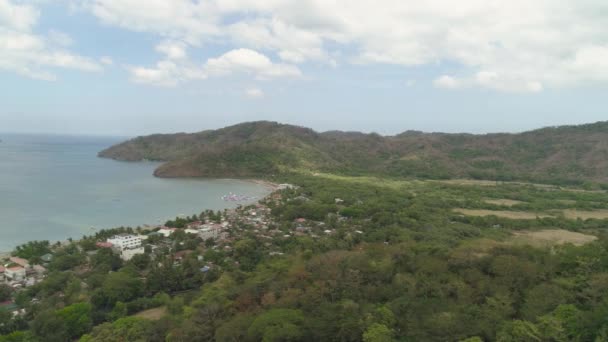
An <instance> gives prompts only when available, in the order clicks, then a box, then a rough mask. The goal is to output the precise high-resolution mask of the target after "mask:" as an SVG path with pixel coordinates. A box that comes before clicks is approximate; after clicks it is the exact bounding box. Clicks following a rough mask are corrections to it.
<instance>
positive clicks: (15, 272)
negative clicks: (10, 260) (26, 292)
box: [4, 266, 25, 281]
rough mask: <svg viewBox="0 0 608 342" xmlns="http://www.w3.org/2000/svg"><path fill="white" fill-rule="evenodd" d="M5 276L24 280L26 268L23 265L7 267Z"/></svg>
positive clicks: (13, 279) (10, 278) (11, 279)
mask: <svg viewBox="0 0 608 342" xmlns="http://www.w3.org/2000/svg"><path fill="white" fill-rule="evenodd" d="M4 276H5V277H6V279H8V280H10V281H22V280H23V279H25V268H23V267H21V266H13V267H7V268H6V269H5V270H4Z"/></svg>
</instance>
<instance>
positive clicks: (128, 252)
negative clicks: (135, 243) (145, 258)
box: [120, 246, 145, 261]
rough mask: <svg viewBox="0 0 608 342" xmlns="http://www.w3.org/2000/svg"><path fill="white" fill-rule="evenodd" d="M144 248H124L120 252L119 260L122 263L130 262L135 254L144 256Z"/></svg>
mask: <svg viewBox="0 0 608 342" xmlns="http://www.w3.org/2000/svg"><path fill="white" fill-rule="evenodd" d="M144 253H145V251H144V247H143V246H139V247H133V248H125V249H123V250H121V251H120V258H121V259H122V260H124V261H128V260H131V258H132V257H133V256H134V255H136V254H144Z"/></svg>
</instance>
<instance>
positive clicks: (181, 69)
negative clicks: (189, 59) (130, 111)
mask: <svg viewBox="0 0 608 342" xmlns="http://www.w3.org/2000/svg"><path fill="white" fill-rule="evenodd" d="M127 70H128V71H129V73H130V74H131V80H132V81H133V82H135V83H142V84H149V85H155V86H163V87H175V86H176V85H178V84H179V83H180V82H184V81H190V80H201V79H205V78H207V75H206V74H205V73H204V72H203V71H202V69H200V68H197V67H193V66H187V65H181V64H177V63H175V62H173V61H169V60H163V61H160V62H158V63H156V66H155V67H153V68H146V67H141V66H129V67H127Z"/></svg>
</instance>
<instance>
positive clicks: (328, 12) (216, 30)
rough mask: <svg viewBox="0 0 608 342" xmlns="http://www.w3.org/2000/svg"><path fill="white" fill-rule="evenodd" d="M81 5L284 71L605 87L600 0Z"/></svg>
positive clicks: (117, 0)
mask: <svg viewBox="0 0 608 342" xmlns="http://www.w3.org/2000/svg"><path fill="white" fill-rule="evenodd" d="M4 1H6V0H4ZM89 3H90V6H89V8H90V9H91V11H92V12H93V13H94V14H95V15H96V16H98V17H99V18H100V19H101V20H102V21H103V22H104V23H107V24H111V25H117V26H120V27H125V28H128V29H131V30H136V31H145V32H153V33H156V34H158V35H159V36H161V37H163V38H164V39H171V40H179V41H183V42H185V43H187V44H188V45H191V46H197V45H199V44H203V43H206V42H213V43H221V44H227V45H230V46H231V47H233V48H244V49H251V50H257V51H259V52H260V53H263V54H265V55H268V56H278V57H279V58H281V60H283V61H284V62H286V63H292V64H293V63H305V62H310V61H315V62H322V63H327V64H329V65H335V64H336V63H338V62H340V63H344V62H351V63H356V64H391V65H397V66H403V67H408V68H409V67H418V66H423V65H435V64H441V65H447V66H449V67H451V68H452V69H455V70H454V71H455V72H456V73H457V74H459V75H461V76H460V77H454V76H451V80H452V82H451V83H450V81H447V79H443V80H441V81H440V80H439V79H438V80H437V82H439V84H438V85H439V86H446V85H447V84H451V85H448V87H449V88H460V87H464V86H466V87H474V86H475V87H486V88H491V89H495V90H498V91H516V92H518V91H519V92H536V91H540V90H542V89H544V88H555V87H568V86H577V85H580V84H584V83H586V82H608V66H607V65H606V62H605V61H606V60H607V59H606V58H605V57H606V49H608V30H606V29H605V27H606V22H608V2H606V1H601V0H560V1H557V0H538V1H529V0H511V1H485V0H461V1H457V2H446V1H445V0H427V1H413V0H412V1H406V0H384V1H382V4H381V5H378V3H377V1H373V0H358V1H350V0H335V1H326V0H207V1H202V0H154V1H150V0H89ZM20 22H24V23H22V24H20V25H22V26H23V25H25V26H27V20H25V21H20ZM237 51H238V50H237ZM273 70H278V69H277V68H274V69H273ZM292 70H293V69H292ZM282 73H284V71H283V72H282ZM254 74H255V73H254ZM256 75H257V74H256ZM437 76H440V75H437ZM446 82H447V83H446ZM456 84H457V85H458V86H455V85H456Z"/></svg>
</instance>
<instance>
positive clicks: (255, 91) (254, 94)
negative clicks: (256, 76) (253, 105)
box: [245, 87, 264, 99]
mask: <svg viewBox="0 0 608 342" xmlns="http://www.w3.org/2000/svg"><path fill="white" fill-rule="evenodd" d="M245 96H247V97H248V98H250V99H260V98H262V97H264V91H262V89H260V88H256V87H252V88H247V89H245Z"/></svg>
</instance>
